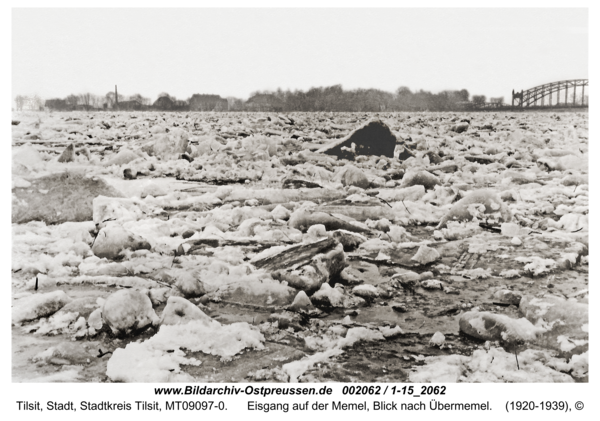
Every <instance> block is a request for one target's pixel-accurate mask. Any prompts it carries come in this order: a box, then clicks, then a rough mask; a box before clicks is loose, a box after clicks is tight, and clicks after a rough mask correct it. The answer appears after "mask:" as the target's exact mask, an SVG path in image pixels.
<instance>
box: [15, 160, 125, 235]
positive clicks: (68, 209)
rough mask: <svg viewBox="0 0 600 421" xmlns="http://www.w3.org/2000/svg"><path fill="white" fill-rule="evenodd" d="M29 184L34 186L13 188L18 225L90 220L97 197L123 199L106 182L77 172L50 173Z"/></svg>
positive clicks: (32, 180)
mask: <svg viewBox="0 0 600 421" xmlns="http://www.w3.org/2000/svg"><path fill="white" fill-rule="evenodd" d="M28 181H29V182H30V183H31V186H29V187H27V188H21V187H17V188H15V189H13V193H14V197H13V204H12V222H13V223H15V224H24V223H26V222H29V221H44V222H45V223H46V224H62V223H63V222H83V221H91V220H92V219H93V213H92V201H93V200H94V198H96V197H97V196H107V197H123V196H122V194H121V193H119V192H118V191H117V190H116V189H115V188H113V187H112V186H110V185H108V184H107V183H106V182H105V181H104V180H102V179H100V178H88V177H85V176H84V175H83V174H78V173H68V172H65V173H58V174H51V175H47V176H45V177H40V178H35V179H31V180H28Z"/></svg>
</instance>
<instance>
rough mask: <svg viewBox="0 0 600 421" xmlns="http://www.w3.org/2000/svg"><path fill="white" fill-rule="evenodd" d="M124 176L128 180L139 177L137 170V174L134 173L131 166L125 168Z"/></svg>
mask: <svg viewBox="0 0 600 421" xmlns="http://www.w3.org/2000/svg"><path fill="white" fill-rule="evenodd" d="M123 178H125V179H126V180H135V179H136V178H137V171H136V173H135V175H133V172H132V171H131V168H125V169H124V170H123Z"/></svg>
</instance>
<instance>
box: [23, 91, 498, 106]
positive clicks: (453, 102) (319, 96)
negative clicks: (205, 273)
mask: <svg viewBox="0 0 600 421" xmlns="http://www.w3.org/2000/svg"><path fill="white" fill-rule="evenodd" d="M34 98H35V100H32V99H31V98H28V97H22V96H20V95H19V96H17V97H16V98H15V104H16V108H17V110H23V109H36V110H37V109H43V108H44V106H45V107H46V108H48V109H51V110H57V111H68V110H86V111H91V110H102V109H104V110H108V109H111V110H113V109H119V110H152V109H154V110H162V111H350V112H352V111H359V112H360V111H426V110H429V111H459V110H468V109H475V108H483V107H488V106H500V105H502V104H503V102H504V99H503V98H491V99H490V102H489V103H488V102H486V97H485V96H484V95H473V96H472V97H471V96H470V94H469V91H467V90H466V89H462V90H445V91H441V92H438V93H435V94H434V93H431V92H429V91H424V90H422V89H421V90H419V91H415V92H413V91H411V90H410V89H409V88H407V87H405V86H403V87H400V88H398V89H397V90H396V91H395V92H387V91H383V90H380V89H352V90H344V89H343V88H342V85H333V86H327V87H317V88H310V89H309V90H307V91H302V90H294V91H291V90H286V91H284V90H282V89H277V90H274V91H269V90H265V91H255V92H253V93H251V94H250V98H249V99H248V100H247V101H244V100H242V99H239V98H235V97H227V98H221V97H220V96H219V95H207V94H194V95H192V96H191V97H190V98H188V99H186V100H181V99H177V98H175V97H174V96H172V95H169V94H168V93H167V92H161V93H160V94H159V95H158V98H157V99H156V101H154V102H152V100H151V99H150V98H147V97H143V96H142V95H140V94H134V95H130V96H127V97H126V96H123V95H121V94H119V95H118V98H115V93H114V92H113V91H110V92H108V93H107V94H106V95H104V96H99V95H94V94H91V93H83V94H79V95H74V94H71V95H68V96H67V97H65V98H62V99H61V98H54V99H48V100H46V101H45V102H43V101H42V100H41V99H40V98H39V97H37V96H35V97H34Z"/></svg>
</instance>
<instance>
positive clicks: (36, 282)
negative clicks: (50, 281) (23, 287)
mask: <svg viewBox="0 0 600 421" xmlns="http://www.w3.org/2000/svg"><path fill="white" fill-rule="evenodd" d="M37 290H38V277H37V276H36V277H35V291H37Z"/></svg>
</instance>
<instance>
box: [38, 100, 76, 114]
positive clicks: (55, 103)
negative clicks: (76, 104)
mask: <svg viewBox="0 0 600 421" xmlns="http://www.w3.org/2000/svg"><path fill="white" fill-rule="evenodd" d="M44 106H45V107H46V108H48V109H49V110H50V111H67V110H70V109H71V108H72V107H71V106H69V104H67V101H65V100H64V99H58V98H55V99H47V100H46V102H45V103H44Z"/></svg>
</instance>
